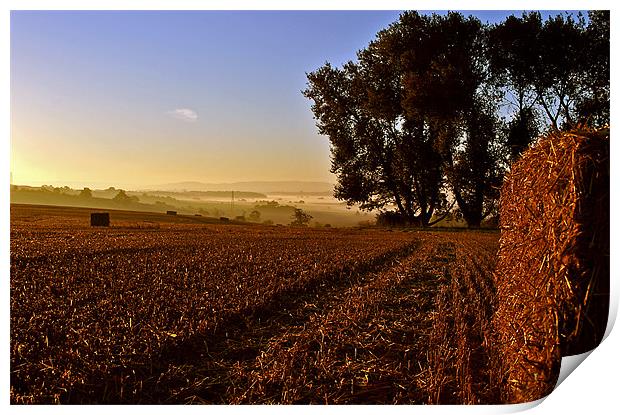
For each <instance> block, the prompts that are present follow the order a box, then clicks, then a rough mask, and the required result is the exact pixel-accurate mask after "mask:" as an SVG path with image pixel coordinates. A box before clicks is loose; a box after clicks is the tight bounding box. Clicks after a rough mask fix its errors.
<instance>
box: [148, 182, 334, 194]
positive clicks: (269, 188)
mask: <svg viewBox="0 0 620 415" xmlns="http://www.w3.org/2000/svg"><path fill="white" fill-rule="evenodd" d="M145 190H146V189H145ZM148 190H168V191H231V190H235V191H245V192H259V193H272V194H273V193H280V192H284V193H298V192H314V193H317V192H329V193H331V192H332V191H333V190H334V185H333V184H331V183H327V182H301V181H281V182H234V183H201V182H178V183H168V184H162V185H158V186H151V187H150V188H149V189H148Z"/></svg>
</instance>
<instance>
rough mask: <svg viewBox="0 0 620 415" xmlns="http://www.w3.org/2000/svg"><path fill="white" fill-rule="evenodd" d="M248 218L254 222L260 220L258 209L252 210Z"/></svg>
mask: <svg viewBox="0 0 620 415" xmlns="http://www.w3.org/2000/svg"><path fill="white" fill-rule="evenodd" d="M248 219H250V220H251V221H252V222H260V212H259V211H258V210H253V211H252V212H250V215H249V216H248Z"/></svg>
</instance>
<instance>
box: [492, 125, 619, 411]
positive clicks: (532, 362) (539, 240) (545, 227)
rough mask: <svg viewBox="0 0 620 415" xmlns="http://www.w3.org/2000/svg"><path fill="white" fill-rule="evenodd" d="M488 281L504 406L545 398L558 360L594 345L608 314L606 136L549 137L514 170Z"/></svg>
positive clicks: (580, 133)
mask: <svg viewBox="0 0 620 415" xmlns="http://www.w3.org/2000/svg"><path fill="white" fill-rule="evenodd" d="M500 228H501V237H500V248H499V254H498V262H497V266H496V270H495V274H494V278H495V283H496V286H497V296H498V297H497V299H498V307H497V310H496V313H495V315H494V321H493V323H494V327H495V331H496V335H497V343H498V344H497V347H498V353H499V356H500V359H499V361H500V362H501V363H500V367H499V368H498V370H499V377H500V381H501V383H502V389H503V395H504V396H503V399H504V400H505V401H506V402H515V403H516V402H526V401H532V400H536V399H539V398H541V397H543V396H545V395H547V394H548V393H550V392H551V391H552V390H553V387H554V386H555V383H556V382H557V377H558V374H559V366H560V362H561V357H562V356H567V355H573V354H579V353H583V352H586V351H588V350H591V349H592V348H594V347H596V345H597V344H598V343H599V342H600V341H601V339H602V337H603V334H604V331H605V327H606V323H607V314H608V307H609V129H605V130H599V131H592V130H583V129H577V130H574V131H572V132H563V133H552V134H549V135H547V136H545V137H542V138H541V139H540V140H539V141H538V142H537V143H536V145H535V146H533V147H532V148H530V149H528V150H527V151H526V152H525V153H524V154H523V156H522V157H521V158H520V159H519V160H518V161H517V162H515V164H514V165H513V166H512V168H511V171H510V173H509V174H508V175H507V177H506V179H505V180H504V184H503V186H502V191H501V199H500Z"/></svg>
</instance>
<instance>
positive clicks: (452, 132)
mask: <svg viewBox="0 0 620 415" xmlns="http://www.w3.org/2000/svg"><path fill="white" fill-rule="evenodd" d="M589 17H590V21H589V24H588V25H587V26H586V24H585V19H584V18H583V17H582V16H581V15H579V16H578V17H577V18H576V19H574V18H573V17H572V16H570V15H558V16H556V17H552V18H550V19H548V20H547V21H545V22H543V21H542V19H541V17H540V14H538V13H525V14H523V15H522V16H521V17H514V16H511V17H508V18H507V19H506V20H505V21H504V22H502V23H501V24H498V25H495V26H491V27H489V26H485V25H482V24H481V22H480V21H479V20H478V19H476V18H474V17H471V16H470V17H468V18H466V17H464V16H463V15H461V14H459V13H448V14H446V15H443V16H439V15H432V16H428V15H420V14H419V13H416V12H405V13H403V14H401V16H400V18H399V20H398V21H397V22H395V23H393V24H391V25H390V26H389V27H387V28H386V29H384V30H382V31H381V32H379V33H378V34H377V37H376V38H375V39H374V40H373V41H372V42H371V43H370V44H369V45H368V46H367V47H366V48H365V49H363V50H361V51H360V52H358V56H357V58H358V59H357V61H356V62H348V63H347V64H345V65H343V66H342V67H341V68H335V67H332V66H331V65H330V64H329V63H326V64H325V65H324V66H322V67H321V68H319V69H317V70H316V71H314V72H312V73H310V74H308V88H307V89H306V90H305V91H304V95H305V96H306V97H308V98H310V99H311V100H312V101H313V105H312V111H313V113H314V116H315V119H316V120H317V126H318V129H319V132H320V133H321V134H323V135H326V136H327V137H328V138H329V140H330V143H331V151H332V172H333V173H335V174H336V175H337V177H338V185H337V188H336V196H337V197H338V198H340V199H343V200H346V201H347V202H348V203H350V204H359V205H360V207H361V208H362V209H391V208H395V209H396V210H397V212H398V213H399V214H400V215H401V216H402V217H403V218H405V219H406V220H408V221H409V222H412V223H420V224H422V225H429V224H432V222H431V218H432V217H433V215H435V214H437V212H438V211H444V210H446V208H447V204H448V202H449V201H452V203H453V204H454V203H456V204H457V207H458V212H459V213H460V214H461V215H462V217H464V218H465V220H466V221H467V223H468V225H469V226H472V227H477V226H479V225H480V223H481V221H482V219H484V218H485V217H486V216H487V215H489V214H491V213H494V212H495V211H496V203H497V199H498V189H499V186H500V184H501V180H502V176H503V174H504V171H505V170H506V168H507V165H508V162H509V161H510V159H512V160H514V159H516V158H517V157H518V156H519V155H520V154H521V152H522V151H523V150H525V149H526V148H527V147H528V146H529V145H530V144H531V143H532V142H533V141H534V140H535V137H537V136H538V134H539V133H540V131H542V129H544V128H547V129H556V130H557V129H562V128H569V127H571V126H573V125H575V124H576V123H583V122H588V123H590V124H592V125H603V124H606V123H608V120H609V13H607V12H591V13H590V14H589Z"/></svg>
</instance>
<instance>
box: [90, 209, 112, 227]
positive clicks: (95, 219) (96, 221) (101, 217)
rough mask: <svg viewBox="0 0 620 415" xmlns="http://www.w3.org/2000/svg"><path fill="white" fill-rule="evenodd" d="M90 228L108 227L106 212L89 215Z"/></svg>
mask: <svg viewBox="0 0 620 415" xmlns="http://www.w3.org/2000/svg"><path fill="white" fill-rule="evenodd" d="M90 226H110V214H109V213H108V212H96V213H91V214H90Z"/></svg>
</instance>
